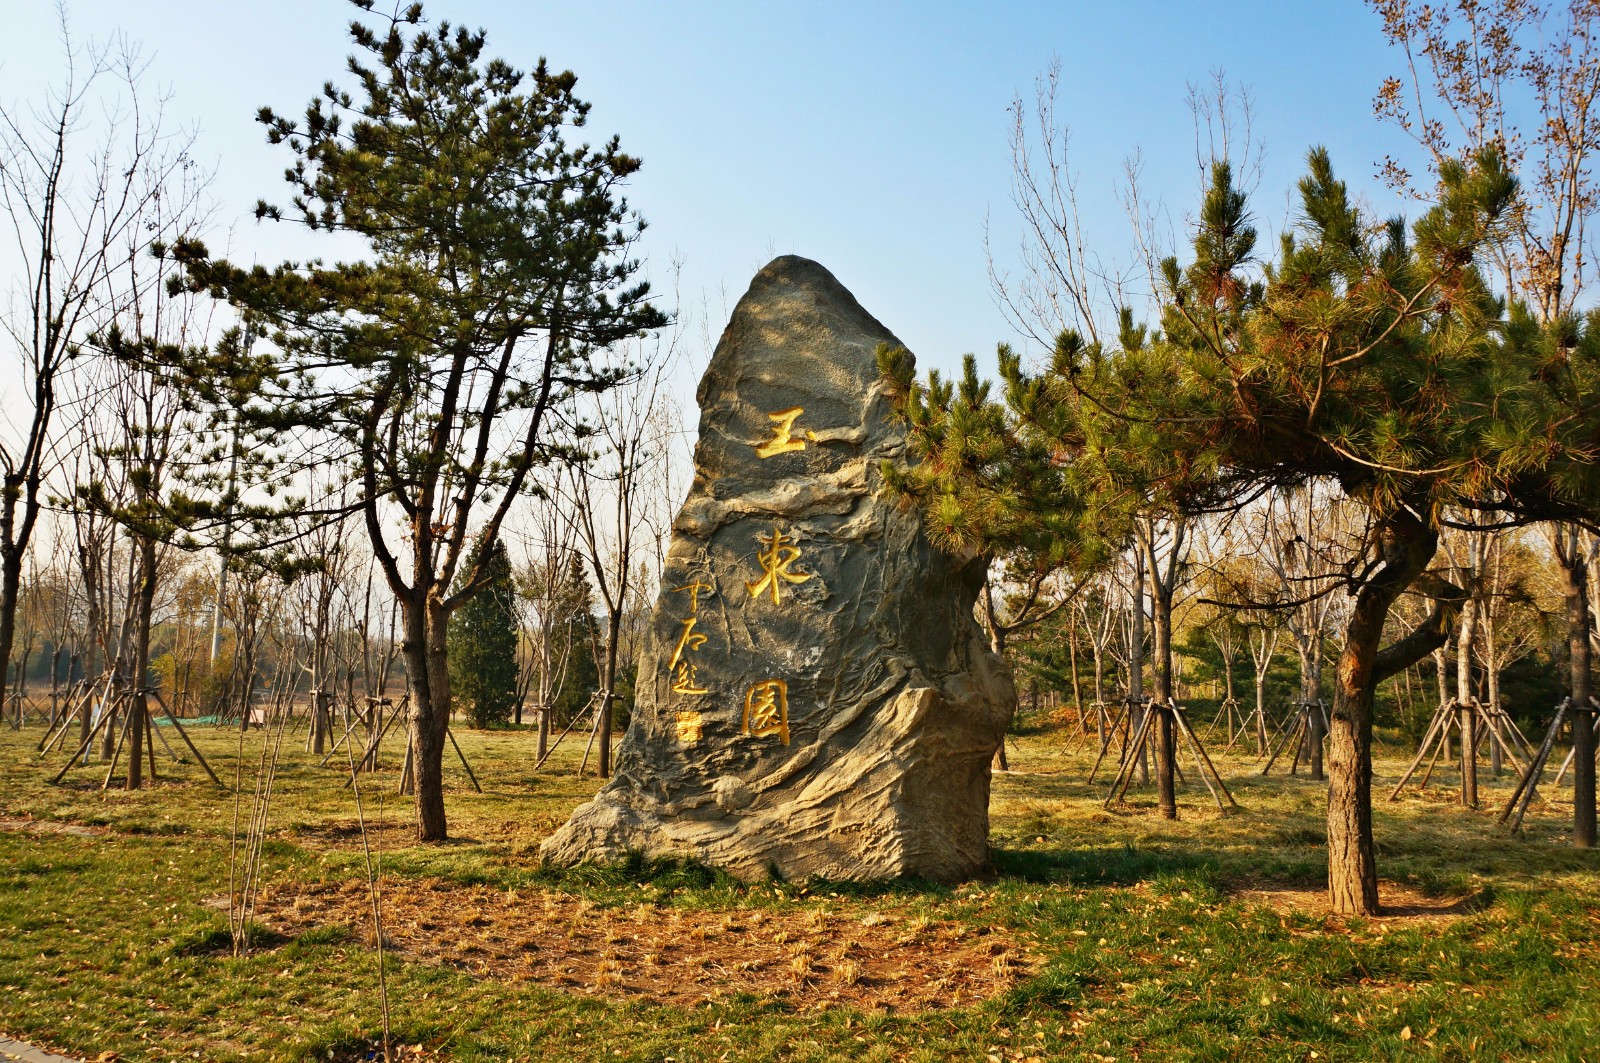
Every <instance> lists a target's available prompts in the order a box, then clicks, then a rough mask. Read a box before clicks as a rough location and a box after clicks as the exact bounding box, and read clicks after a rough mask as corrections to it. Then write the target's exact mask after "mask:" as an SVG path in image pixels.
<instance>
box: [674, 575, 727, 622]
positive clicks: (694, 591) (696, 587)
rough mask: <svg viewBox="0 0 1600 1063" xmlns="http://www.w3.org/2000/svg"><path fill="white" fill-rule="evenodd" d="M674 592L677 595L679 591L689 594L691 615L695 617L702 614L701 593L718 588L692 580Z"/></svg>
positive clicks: (676, 588) (675, 588)
mask: <svg viewBox="0 0 1600 1063" xmlns="http://www.w3.org/2000/svg"><path fill="white" fill-rule="evenodd" d="M672 590H673V593H677V592H678V591H688V592H689V615H690V616H694V615H695V614H697V613H699V612H700V597H701V595H700V592H701V591H711V590H716V588H715V587H713V586H711V584H709V583H701V582H700V581H699V580H691V581H690V582H688V583H685V584H684V585H683V586H681V587H674V588H672Z"/></svg>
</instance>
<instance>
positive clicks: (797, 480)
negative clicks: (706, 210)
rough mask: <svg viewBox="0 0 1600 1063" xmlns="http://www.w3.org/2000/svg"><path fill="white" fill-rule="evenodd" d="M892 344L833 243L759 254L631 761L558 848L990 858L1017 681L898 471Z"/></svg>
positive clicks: (939, 874) (971, 587)
mask: <svg viewBox="0 0 1600 1063" xmlns="http://www.w3.org/2000/svg"><path fill="white" fill-rule="evenodd" d="M882 343H887V344H890V345H892V346H899V343H898V341H897V340H896V339H895V338H894V336H893V335H892V334H891V333H890V332H889V331H888V330H887V329H886V328H884V327H883V326H882V325H881V324H879V323H878V322H877V321H876V320H875V319H874V318H873V317H872V316H871V315H870V314H868V313H867V312H866V311H865V310H863V309H862V308H861V306H860V304H858V303H857V302H856V300H855V298H854V297H853V296H852V295H851V294H850V293H849V292H848V291H846V290H845V288H844V287H843V286H842V285H841V284H840V283H839V282H838V281H837V280H835V279H834V277H833V275H832V274H830V273H829V272H828V271H827V270H825V269H823V268H822V267H821V266H819V265H818V264H816V263H815V262H811V261H809V260H807V259H803V258H796V257H793V256H785V257H783V258H779V259H776V260H775V261H773V262H772V263H771V264H770V265H768V266H767V267H766V268H765V269H763V270H761V272H760V273H758V274H756V277H755V279H754V280H753V281H752V282H751V284H750V290H749V291H748V292H746V293H745V295H744V298H743V299H741V300H740V301H739V305H738V306H737V307H736V308H735V309H734V312H733V317H732V319H731V320H730V321H729V322H728V327H727V330H726V331H724V332H723V334H722V339H721V341H720V342H719V343H718V344H717V349H716V352H715V354H714V355H713V356H712V359H711V365H710V366H709V367H708V368H707V370H706V374H705V377H704V379H702V380H701V382H700V389H699V393H698V398H699V402H700V438H699V443H698V445H697V447H696V450H695V477H694V483H693V485H692V487H691V488H690V490H689V497H688V499H687V500H686V501H685V502H684V504H683V509H682V511H681V512H680V513H679V514H678V518H677V521H676V522H675V523H674V525H673V535H672V545H671V549H670V551H669V553H668V557H667V564H666V571H665V573H664V575H663V578H662V584H661V594H660V598H659V599H658V600H657V602H656V607H655V612H654V615H653V616H652V618H651V622H650V629H649V632H648V633H647V635H646V637H645V640H644V646H643V649H642V652H641V655H640V662H639V678H638V683H637V687H636V689H637V701H636V703H635V706H634V711H633V721H632V724H631V725H630V727H629V729H628V733H627V735H626V737H625V738H624V739H623V740H622V743H621V745H620V746H619V747H618V753H617V764H616V774H615V776H614V777H613V778H612V779H611V781H610V782H608V783H607V784H606V786H605V787H604V788H603V789H601V791H600V792H599V794H598V795H596V797H595V798H594V800H593V801H590V802H589V803H588V804H585V805H582V806H580V807H579V808H578V809H577V810H576V811H575V812H574V813H573V814H572V818H571V820H570V821H569V822H568V823H567V824H566V826H564V827H562V828H561V829H560V830H559V831H557V832H556V833H555V834H554V835H553V836H552V837H550V838H549V839H547V840H546V841H545V842H544V844H543V846H542V847H541V852H542V854H543V855H544V857H545V858H546V859H548V860H550V861H552V862H554V863H559V864H574V863H579V862H582V861H595V862H600V863H611V862H616V861H619V860H621V859H623V858H624V857H625V856H626V855H627V854H628V853H630V852H640V853H643V854H645V855H646V856H650V857H658V856H680V857H690V858H693V859H696V860H699V861H701V862H703V863H706V864H709V865H712V866H715V867H720V868H723V869H725V870H727V871H728V872H730V873H732V874H734V875H737V876H739V877H741V878H760V877H765V876H767V875H778V876H781V877H783V878H788V879H797V878H806V877H811V876H821V877H827V878H837V879H875V878H891V877H896V876H902V875H907V876H918V877H925V878H932V879H944V880H949V879H955V878H960V877H962V876H966V875H970V874H971V873H973V872H974V871H977V870H978V869H979V868H981V867H982V866H983V865H984V864H985V862H986V861H987V859H988V833H989V764H990V760H991V758H993V756H994V754H995V750H996V749H997V748H998V747H999V744H1000V742H1001V740H1002V738H1003V735H1004V732H1005V728H1006V725H1007V722H1008V721H1009V719H1010V716H1011V711H1012V707H1013V705H1014V702H1015V693H1014V691H1013V688H1012V685H1011V679H1010V674H1009V672H1008V670H1007V669H1006V667H1005V665H1004V664H1003V663H1002V662H1001V661H1000V660H999V659H998V658H997V657H995V656H994V655H993V654H991V653H990V652H989V649H988V645H987V641H986V640H985V639H984V638H983V636H982V634H981V632H980V630H979V628H978V626H977V623H976V622H975V621H974V619H973V613H972V607H973V602H974V600H975V597H976V595H977V593H978V589H979V586H980V581H981V579H982V576H983V572H982V564H981V562H979V561H977V560H975V559H973V558H970V557H969V558H956V557H952V556H950V555H948V554H946V553H943V552H941V551H939V550H937V549H935V548H934V547H933V546H932V545H931V544H930V543H929V542H928V540H927V538H926V537H925V536H924V534H923V532H922V527H921V519H920V517H919V515H918V514H917V512H916V511H915V510H914V509H911V508H909V507H905V506H901V505H898V504H897V503H896V502H895V501H894V500H893V499H891V498H888V497H885V496H883V495H882V494H881V493H880V486H881V485H880V476H879V468H880V464H881V463H882V462H883V461H884V460H885V459H891V460H896V459H903V458H904V454H905V430H904V428H903V426H902V425H900V424H899V423H898V422H897V421H896V419H895V418H894V417H893V415H892V412H891V410H890V406H889V402H888V399H887V397H886V395H885V394H884V389H883V386H882V384H881V383H880V381H879V376H878V367H877V359H876V351H877V348H878V345H879V344H882Z"/></svg>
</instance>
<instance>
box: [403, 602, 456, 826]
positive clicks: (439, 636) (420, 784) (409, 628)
mask: <svg viewBox="0 0 1600 1063" xmlns="http://www.w3.org/2000/svg"><path fill="white" fill-rule="evenodd" d="M419 599H420V600H419ZM400 612H401V626H402V628H403V629H404V631H405V636H404V638H405V641H404V643H403V644H402V648H401V652H402V653H403V654H404V656H405V660H406V680H407V686H408V690H409V693H410V695H411V704H410V708H409V710H408V712H407V719H406V724H407V730H408V732H409V741H410V745H411V768H412V779H413V781H414V783H415V786H416V809H417V840H418V841H422V842H442V841H444V840H445V839H446V838H448V837H449V831H448V828H447V824H446V822H445V814H444V747H445V742H446V738H445V732H446V731H447V730H448V729H449V727H450V668H449V657H448V648H447V645H446V641H445V640H446V636H447V632H448V628H449V624H448V620H449V617H448V615H447V614H446V613H445V611H444V609H443V608H442V606H441V604H440V603H439V602H437V601H435V600H433V599H432V597H431V596H426V595H425V592H414V595H406V596H402V597H401V598H400Z"/></svg>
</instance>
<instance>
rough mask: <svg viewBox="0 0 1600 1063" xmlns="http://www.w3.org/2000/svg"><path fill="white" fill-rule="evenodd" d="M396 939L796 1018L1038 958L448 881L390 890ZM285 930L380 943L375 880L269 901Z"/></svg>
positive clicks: (818, 913) (829, 922) (981, 942)
mask: <svg viewBox="0 0 1600 1063" xmlns="http://www.w3.org/2000/svg"><path fill="white" fill-rule="evenodd" d="M382 907H383V919H384V942H385V946H386V947H387V948H390V949H393V950H394V951H396V952H397V953H400V954H402V955H404V956H405V958H406V959H408V960H411V961H415V962H423V963H437V964H441V965H445V966H450V967H454V968H457V969H460V970H464V971H469V972H471V973H473V974H477V975H482V976H484V977H489V978H496V979H502V980H507V981H519V980H520V981H537V982H541V983H543V984H545V985H548V986H551V987H553V988H558V989H563V990H566V991H568V992H574V993H584V994H594V995H600V996H606V997H613V998H632V999H643V1000H648V1001H658V1002H661V1003H671V1004H680V1005H693V1004H697V1003H700V1002H702V1001H706V1000H709V999H712V998H715V997H719V996H726V995H730V994H734V993H750V994H753V995H756V996H759V997H765V998H772V999H777V1000H782V1001H784V1002H786V1003H788V1004H789V1005H791V1006H793V1007H795V1008H796V1009H806V1008H818V1007H831V1006H836V1005H846V1006H850V1007H856V1008H861V1009H866V1010H871V1009H879V1010H889V1011H895V1012H908V1011H927V1010H932V1009H938V1008H946V1007H956V1006H966V1005H971V1004H973V1003H975V1002H976V1001H979V1000H982V999H985V998H988V997H990V996H993V995H994V994H996V993H998V992H1000V991H1001V990H1003V989H1005V988H1006V987H1008V986H1009V985H1011V984H1012V982H1013V981H1014V980H1016V979H1017V978H1018V977H1021V976H1023V975H1025V974H1026V973H1027V972H1028V971H1029V969H1031V968H1032V967H1033V966H1034V960H1033V959H1032V958H1031V957H1029V956H1028V955H1027V954H1026V953H1025V951H1024V950H1023V949H1022V948H1021V947H1020V946H1019V945H1018V944H1017V943H1015V942H1014V941H1012V940H1009V939H1008V938H1007V936H1006V935H1005V934H1004V933H1003V932H1002V931H999V930H997V929H993V928H972V927H966V926H959V925H955V924H951V923H942V922H935V921H930V920H927V919H924V918H920V917H909V918H908V917H903V916H900V915H896V914H885V913H869V914H867V915H866V916H865V917H860V916H846V915H841V914H838V913H836V912H830V911H828V910H826V909H824V908H823V907H822V906H821V905H820V904H816V905H815V906H807V907H805V908H803V909H799V910H796V911H793V912H768V911H758V910H734V911H720V912H719V911H707V910H699V909H675V908H671V907H657V906H654V905H649V904H641V905H638V906H637V907H634V908H631V909H630V908H600V907H596V906H595V905H594V904H593V903H592V902H589V901H586V900H583V899H581V898H575V897H569V896H566V895H564V894H559V893H550V892H544V891H540V892H523V893H521V894H518V893H516V892H507V891H501V890H496V889H489V888H487V887H481V886H480V887H469V886H461V885H458V884H455V883H450V882H446V881H442V880H432V879H419V880H409V879H408V880H397V881H389V882H386V883H384V884H383V887H382ZM259 915H260V918H261V919H262V921H263V922H265V923H266V924H267V925H268V926H269V927H270V928H271V929H272V930H273V931H275V932H277V933H280V934H284V935H296V934H299V933H302V932H304V931H307V930H311V929H314V928H326V927H330V926H341V925H342V926H346V927H349V928H350V930H351V932H352V933H353V934H355V935H357V936H358V937H359V938H361V939H363V940H366V941H367V942H369V943H371V941H372V932H371V927H372V907H371V900H370V897H369V896H368V893H367V887H366V884H365V883H364V882H360V881H349V882H339V883H320V884H313V885H308V886H304V887H298V888H297V889H296V890H294V891H291V890H289V889H287V888H280V889H278V890H275V891H271V892H269V893H268V894H267V895H266V896H264V897H263V898H262V901H261V906H260V909H259Z"/></svg>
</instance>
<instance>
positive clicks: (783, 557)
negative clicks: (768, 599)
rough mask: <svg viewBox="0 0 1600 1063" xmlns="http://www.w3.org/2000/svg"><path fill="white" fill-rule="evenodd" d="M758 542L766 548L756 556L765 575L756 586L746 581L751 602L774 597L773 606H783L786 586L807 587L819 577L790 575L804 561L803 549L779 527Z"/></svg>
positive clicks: (800, 574)
mask: <svg viewBox="0 0 1600 1063" xmlns="http://www.w3.org/2000/svg"><path fill="white" fill-rule="evenodd" d="M756 541H757V542H758V543H760V544H761V545H762V547H763V548H764V549H762V550H761V552H759V553H758V554H756V559H757V560H758V561H760V562H761V572H762V575H761V578H760V579H758V580H755V581H753V582H752V581H750V580H746V581H745V584H744V586H745V589H746V590H747V591H749V592H750V597H751V598H759V597H761V595H762V594H763V593H770V594H771V595H772V604H773V605H780V604H782V602H783V595H782V590H783V585H784V584H785V583H804V582H805V581H806V580H808V579H810V578H811V577H812V576H814V575H816V573H814V572H791V571H789V566H790V565H792V564H794V563H795V562H796V561H798V560H800V548H799V547H798V546H795V545H794V544H793V542H792V541H791V540H790V539H789V537H788V536H787V535H785V534H784V533H783V532H781V531H779V530H778V528H777V526H776V525H774V526H773V528H772V534H771V535H763V536H759V537H758V538H757V539H756Z"/></svg>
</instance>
